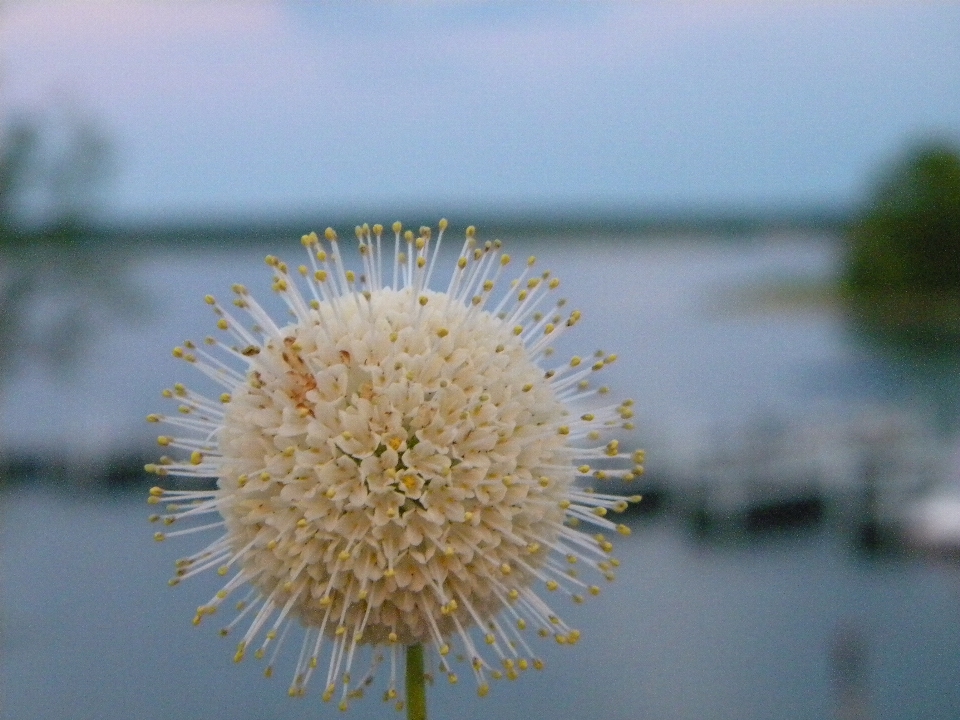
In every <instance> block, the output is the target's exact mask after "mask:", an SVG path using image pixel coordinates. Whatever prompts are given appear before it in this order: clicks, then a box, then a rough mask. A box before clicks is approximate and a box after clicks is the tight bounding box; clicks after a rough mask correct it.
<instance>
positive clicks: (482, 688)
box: [477, 683, 490, 697]
mask: <svg viewBox="0 0 960 720" xmlns="http://www.w3.org/2000/svg"><path fill="white" fill-rule="evenodd" d="M489 692H490V686H489V685H487V684H486V683H481V684H480V685H479V686H478V687H477V695H479V696H480V697H486V696H487V695H488V694H489Z"/></svg>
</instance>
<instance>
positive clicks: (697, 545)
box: [0, 237, 960, 720]
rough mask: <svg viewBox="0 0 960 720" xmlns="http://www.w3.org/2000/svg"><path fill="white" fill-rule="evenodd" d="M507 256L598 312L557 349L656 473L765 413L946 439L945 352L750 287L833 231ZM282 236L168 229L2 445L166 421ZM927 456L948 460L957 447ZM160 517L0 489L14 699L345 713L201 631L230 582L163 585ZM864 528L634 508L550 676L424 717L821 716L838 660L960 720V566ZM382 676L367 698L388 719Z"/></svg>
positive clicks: (14, 716) (0, 663) (32, 713)
mask: <svg viewBox="0 0 960 720" xmlns="http://www.w3.org/2000/svg"><path fill="white" fill-rule="evenodd" d="M513 249H514V254H515V255H516V256H518V257H524V256H525V255H526V254H528V253H530V252H535V253H536V254H538V255H539V256H540V258H541V262H542V264H543V267H544V268H550V269H552V270H554V271H555V272H556V273H557V274H558V275H559V276H560V277H561V278H562V279H563V283H564V284H563V287H564V288H565V290H566V292H565V294H566V295H567V296H568V297H570V299H571V304H572V305H573V306H576V307H579V308H581V309H582V310H583V311H584V322H583V323H581V325H580V326H578V328H577V330H578V332H576V333H575V334H573V335H571V336H570V337H569V338H567V339H565V340H564V342H563V343H562V346H561V348H560V350H559V357H560V358H565V357H567V356H568V355H569V354H574V353H578V354H584V352H590V351H592V350H593V349H595V348H597V347H602V348H604V349H607V350H610V351H616V352H618V354H619V356H620V360H619V362H618V363H617V364H616V365H615V366H614V367H613V368H612V369H611V371H610V373H609V377H608V378H607V380H608V382H609V383H610V384H611V386H613V388H614V391H615V393H616V394H618V395H621V396H622V395H631V396H633V397H634V398H636V400H637V403H638V417H639V423H638V425H639V427H638V430H637V433H636V438H635V440H636V442H637V443H642V444H643V445H645V446H646V447H647V448H648V450H649V452H650V462H649V466H650V468H651V470H652V471H654V472H656V471H657V470H658V468H659V469H660V470H663V469H669V467H670V466H671V463H674V464H678V463H679V464H680V465H682V464H683V463H682V462H680V461H681V460H686V461H702V460H703V457H702V451H703V447H704V446H703V439H704V438H705V437H706V438H710V437H714V436H719V437H725V435H723V433H727V434H728V435H729V434H730V432H731V430H730V429H731V428H733V429H734V430H733V431H732V432H733V434H734V435H735V434H736V428H740V427H750V426H751V424H755V423H756V421H757V419H758V418H759V419H760V420H762V421H764V422H767V421H768V420H770V419H772V420H773V421H774V422H776V421H786V422H791V423H795V422H798V421H799V422H811V421H815V422H819V421H821V420H823V419H824V418H827V419H831V422H833V419H834V418H836V417H846V416H856V415H857V413H865V414H866V415H867V416H876V415H877V414H883V413H886V412H904V413H908V414H910V416H911V417H915V418H917V422H918V424H919V425H920V426H922V427H927V428H929V429H930V432H932V433H934V434H935V435H936V436H937V437H938V439H939V440H941V441H943V442H951V441H952V433H953V432H954V431H955V428H956V421H955V418H956V417H960V402H958V399H957V398H958V382H957V375H958V373H957V372H956V367H955V366H952V365H950V364H949V363H947V364H940V365H937V364H935V363H932V362H926V361H922V362H915V361H910V362H904V361H902V360H898V359H897V358H896V357H893V356H890V355H888V354H885V353H884V352H883V351H880V350H877V349H876V348H873V347H871V346H869V345H865V344H863V343H862V342H861V341H860V340H859V338H858V337H857V336H856V334H855V333H853V332H852V331H851V329H850V327H849V326H848V324H847V323H846V322H845V321H844V319H843V317H842V316H841V315H840V314H839V313H837V312H835V311H833V310H831V309H830V308H829V307H824V306H820V305H815V304H814V305H802V306H799V307H797V306H784V305H782V304H777V303H773V304H771V303H767V302H760V301H758V298H761V297H763V293H762V292H758V291H760V290H762V289H763V288H765V287H773V286H782V285H784V284H790V283H798V282H799V283H801V284H802V283H819V282H826V281H829V280H830V279H831V278H832V277H833V275H834V274H835V272H836V265H837V263H836V261H837V252H836V247H835V245H834V244H832V243H831V242H829V241H828V240H824V239H819V238H802V237H800V238H798V237H785V238H762V239H758V240H757V241H741V242H731V243H720V244H710V243H704V242H695V241H690V242H682V241H681V242H676V241H675V242H672V243H671V244H656V243H627V242H619V243H616V242H614V243H608V244H603V243H599V244H593V243H591V244H589V245H585V244H584V242H583V241H580V240H575V241H573V242H569V243H566V244H563V243H561V244H549V243H545V242H543V241H533V242H530V243H527V244H520V245H519V246H515V247H514V248H513ZM266 251H270V252H280V253H282V254H284V255H286V256H287V257H288V258H290V259H293V258H295V257H296V253H297V252H298V247H297V246H296V245H295V244H294V243H291V245H290V247H289V248H287V249H286V250H284V249H282V248H276V247H271V248H265V249H258V248H243V249H235V250H226V251H223V250H211V249H202V250H200V251H196V252H191V253H189V254H188V253H185V252H183V251H182V250H174V249H169V248H161V249H155V250H152V251H150V252H148V253H145V254H143V255H141V256H138V257H137V258H135V261H134V262H133V263H132V265H131V267H130V273H131V276H132V277H133V279H134V280H135V282H136V283H137V284H138V286H139V287H140V288H141V289H142V292H143V294H144V297H145V298H146V299H147V300H148V301H149V302H150V303H151V304H152V307H153V310H152V312H151V313H150V314H148V315H146V316H144V317H143V318H141V319H140V320H139V321H138V322H136V323H133V324H127V325H124V324H123V323H121V322H119V321H117V322H112V323H106V324H104V325H101V326H99V327H98V328H97V329H96V332H95V333H93V334H92V338H91V339H92V342H91V344H90V346H89V349H88V352H87V354H86V355H85V359H84V360H83V362H81V363H80V364H79V365H78V366H77V367H76V368H75V369H74V371H73V372H72V373H71V374H70V375H64V374H56V375H52V376H51V375H45V374H44V373H42V372H41V371H39V370H29V371H28V372H27V373H25V374H24V375H23V376H22V377H20V378H17V380H16V382H15V383H14V384H13V385H12V387H11V388H10V392H9V394H8V397H7V404H6V409H7V412H5V413H4V415H3V417H2V418H0V437H2V438H3V439H4V443H5V445H6V446H7V447H8V448H13V449H15V450H17V449H23V448H26V449H28V450H29V449H35V450H40V451H44V450H45V451H51V450H64V451H66V452H67V453H69V454H71V455H72V456H75V457H86V458H96V457H98V456H102V455H104V454H106V453H111V452H117V451H121V450H123V449H124V448H129V447H140V446H142V445H143V444H144V443H145V442H147V441H148V435H149V433H150V431H151V430H152V429H153V428H150V427H148V426H147V424H146V423H144V422H143V421H142V417H143V415H144V414H146V413H147V412H151V411H155V410H158V409H163V407H164V406H163V405H162V403H161V401H160V400H159V398H158V393H159V390H160V389H161V388H162V387H167V386H169V385H170V384H171V383H173V382H175V381H184V382H188V383H191V384H193V383H195V381H196V380H197V378H196V377H195V376H194V375H193V374H191V373H190V369H189V368H186V367H184V366H183V364H182V363H179V364H178V363H176V362H175V361H174V360H173V359H172V358H171V357H170V354H169V348H170V347H171V346H173V345H175V344H178V343H179V342H181V341H182V340H183V338H184V337H194V338H198V339H199V338H202V337H203V336H205V335H206V334H209V332H211V330H212V319H211V317H210V315H209V308H208V307H207V306H206V305H204V304H203V302H202V296H203V295H204V294H205V293H206V292H214V293H216V294H218V295H223V296H226V295H227V294H228V289H229V286H230V284H231V283H233V282H237V281H239V282H243V283H245V284H247V285H248V286H249V287H250V288H251V289H253V290H254V291H255V292H258V294H259V295H261V296H267V295H268V291H266V290H265V288H266V286H267V283H268V276H267V273H266V269H265V268H263V265H262V255H263V254H264V252H266ZM944 418H946V420H944ZM951 418H953V419H951ZM704 428H706V430H704ZM718 428H719V429H721V430H722V431H723V432H721V433H720V434H719V435H718V433H717V429H718ZM698 453H701V455H698ZM690 464H691V462H687V466H690ZM693 464H695V463H693ZM937 472H940V473H941V474H940V475H938V476H936V477H937V478H939V479H940V480H947V479H949V478H950V477H954V476H955V471H954V475H949V468H948V467H947V466H937ZM42 479H43V478H41V480H42ZM74 479H77V480H82V479H83V478H82V477H79V478H74ZM147 514H148V507H147V506H146V505H145V504H144V503H143V498H142V497H140V496H133V495H119V496H106V495H97V494H82V493H81V492H80V491H77V490H70V489H65V488H61V489H60V490H58V491H54V490H52V489H50V488H49V487H48V488H46V489H44V488H43V487H37V488H31V487H28V486H21V487H18V488H7V489H6V490H4V491H3V492H2V493H0V573H2V575H0V582H2V585H0V630H2V635H0V692H2V696H0V717H2V718H3V719H4V720H6V719H7V718H9V719H10V720H32V719H33V718H38V719H39V718H70V719H71V720H72V719H74V718H76V719H80V720H82V719H86V718H90V719H91V720H94V719H96V720H110V719H111V718H117V719H118V720H119V719H121V718H122V719H123V720H126V719H127V718H131V717H136V718H146V719H150V718H171V717H177V718H187V719H190V718H197V719H198V720H200V719H203V720H219V719H220V718H223V719H224V720H228V719H229V720H272V719H273V718H281V717H282V718H287V717H303V718H307V717H310V718H315V717H321V716H329V715H330V714H332V713H335V712H336V711H335V709H334V708H332V707H319V704H320V703H319V697H318V696H317V693H316V690H317V688H313V690H314V691H315V692H314V693H312V694H311V695H308V697H307V698H306V700H303V701H293V700H290V699H289V698H287V697H286V681H287V677H286V675H285V673H284V670H283V669H278V672H277V675H276V676H275V678H274V679H273V680H270V681H267V680H264V679H263V678H262V677H261V672H262V670H261V668H260V667H258V665H257V663H256V662H255V661H252V660H251V661H248V662H245V663H243V664H241V665H234V664H233V663H232V662H231V658H232V649H233V644H232V642H230V641H224V640H222V639H221V638H219V637H218V636H217V633H216V624H214V625H215V627H208V626H204V627H201V628H200V629H196V628H194V627H193V626H192V625H191V624H190V619H191V618H192V617H193V613H194V610H195V608H196V606H197V605H198V604H200V603H202V602H204V601H206V600H207V598H209V597H210V596H211V595H212V594H213V593H214V592H215V590H216V589H217V585H216V578H215V577H209V578H197V579H196V580H195V581H191V582H190V583H187V584H185V585H184V586H182V587H179V588H176V589H171V588H168V587H167V586H166V583H165V580H166V578H167V577H168V576H169V574H170V573H171V572H172V565H173V561H174V559H175V558H177V557H179V556H182V555H184V554H187V552H188V551H189V550H191V549H193V548H194V547H195V545H194V544H193V543H190V542H189V541H188V540H184V541H181V542H169V543H164V544H161V545H157V544H155V543H153V542H152V541H151V540H150V539H149V538H150V536H151V532H152V528H150V527H149V526H148V525H147V523H146V520H145V518H146V516H147ZM848 530H849V529H848V528H845V527H842V526H841V527H839V528H836V527H833V526H831V527H830V528H819V529H812V530H809V531H807V532H804V533H799V534H785V535H776V536H772V537H766V538H763V539H761V540H759V541H755V542H752V543H745V542H729V541H728V540H724V541H723V542H717V543H713V544H710V543H705V542H700V541H695V540H694V539H693V538H692V537H691V536H688V535H687V534H686V532H685V531H684V530H683V526H682V524H679V523H675V522H674V520H673V519H672V518H663V519H661V520H659V521H655V522H645V523H640V522H639V520H638V519H635V527H634V534H633V536H631V537H630V538H629V539H626V540H624V541H622V542H621V544H620V546H619V548H620V549H619V556H620V557H621V559H622V560H623V565H624V569H623V572H622V573H621V577H620V578H619V579H618V581H617V583H616V584H615V586H614V587H612V588H611V589H610V591H609V592H606V593H604V595H603V596H602V597H601V598H599V599H598V600H596V601H592V602H588V603H587V605H585V606H583V607H576V608H570V609H569V611H568V612H567V613H566V615H567V616H569V617H570V618H571V620H572V621H573V624H574V625H576V626H579V627H580V629H581V630H582V631H583V635H584V637H583V640H582V641H581V643H580V644H579V645H578V646H577V647H576V648H575V649H572V650H571V649H568V648H560V647H557V646H555V645H552V644H547V645H546V646H544V648H543V654H544V656H545V658H546V660H547V663H548V667H547V670H545V671H544V672H543V673H533V672H530V673H528V674H527V676H525V677H523V678H522V680H521V681H519V682H517V683H506V682H505V683H499V684H496V685H495V686H494V688H493V691H492V693H491V696H490V697H488V698H487V699H485V700H482V701H481V700H479V699H478V698H476V695H475V692H474V689H473V688H472V686H471V682H470V679H469V673H467V672H462V673H461V676H462V678H463V679H462V680H461V683H460V685H459V686H457V687H454V688H451V687H448V686H447V685H446V683H445V682H444V683H439V684H438V685H437V686H436V687H435V688H433V689H432V690H431V704H432V707H433V717H436V718H440V717H459V718H474V717H475V718H481V717H482V718H490V717H497V718H521V717H522V718H536V717H557V716H560V717H588V718H591V717H596V718H601V717H603V718H611V719H613V718H638V717H642V718H650V719H652V720H658V719H660V718H663V719H664V720H678V719H684V718H690V719H691V720H700V719H702V718H710V719H713V718H716V719H718V720H720V719H723V718H731V719H733V718H736V719H737V720H742V719H749V718H758V719H760V718H771V717H777V718H797V719H804V718H811V719H813V718H818V719H820V718H830V717H835V716H837V714H836V713H837V708H838V705H839V703H840V685H842V683H841V681H840V680H839V679H838V675H837V673H838V672H840V671H843V672H840V676H843V677H847V681H848V685H849V684H850V683H852V685H853V686H854V690H855V692H854V695H855V696H856V697H857V698H858V700H859V701H861V702H863V703H865V704H866V706H867V707H868V709H869V711H870V713H869V715H868V716H867V717H871V718H889V719H891V720H898V719H900V718H918V719H919V718H945V719H946V718H956V717H960V682H958V681H960V566H958V564H957V563H956V562H946V561H944V562H932V561H924V560H920V559H917V558H912V559H911V558H903V557H901V558H889V557H888V558H885V559H876V558H874V559H870V558H866V557H864V556H861V555H858V554H857V553H856V552H854V551H853V550H852V549H851V548H852V545H851V543H850V542H849V538H848ZM832 657H833V658H834V659H833V660H832V659H831V658H832ZM838 657H840V658H843V657H846V658H847V660H846V661H845V665H844V667H845V668H846V669H845V670H844V668H839V670H838V663H839V664H844V663H842V662H841V660H838V659H836V658H838ZM850 678H853V680H852V681H851V680H850ZM377 694H378V693H373V694H372V697H370V698H367V699H365V700H364V701H363V702H362V703H360V704H358V705H355V707H354V708H353V710H352V711H351V712H352V713H353V716H354V717H394V716H395V714H394V712H393V711H392V710H390V709H388V708H386V707H383V706H382V705H381V704H380V702H379V700H378V699H377V698H376V695H377Z"/></svg>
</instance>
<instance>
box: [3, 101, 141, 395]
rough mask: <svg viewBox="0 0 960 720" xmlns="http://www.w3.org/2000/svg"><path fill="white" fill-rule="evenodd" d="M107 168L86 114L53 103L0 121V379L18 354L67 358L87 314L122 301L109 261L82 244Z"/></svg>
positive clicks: (104, 145)
mask: <svg viewBox="0 0 960 720" xmlns="http://www.w3.org/2000/svg"><path fill="white" fill-rule="evenodd" d="M108 171H109V144H108V142H107V141H106V139H105V138H104V136H103V134H102V133H101V132H100V131H99V129H98V128H97V127H96V126H95V125H94V124H93V123H91V122H89V121H84V120H82V119H79V118H78V117H76V116H75V115H71V114H70V113H68V112H63V111H62V110H61V109H54V110H53V111H52V112H45V113H36V114H33V115H26V114H24V115H19V116H14V117H11V118H9V119H7V121H6V122H5V123H3V124H0V384H2V383H3V382H4V381H5V380H8V379H9V377H10V375H11V373H12V371H13V369H14V367H15V366H16V363H17V362H18V361H22V360H24V359H25V358H28V357H29V358H31V359H40V360H43V361H47V362H53V363H58V364H62V363H64V362H66V361H69V360H70V359H71V358H72V357H73V356H74V355H75V353H76V351H77V350H78V349H79V348H80V347H82V338H83V337H84V335H85V331H86V330H87V329H88V328H87V326H88V324H89V321H90V320H91V318H92V317H93V316H95V315H96V313H97V312H99V311H100V310H101V309H102V308H103V307H105V306H106V305H119V304H120V303H118V302H116V301H117V300H118V299H120V298H121V296H124V297H123V302H124V304H126V302H127V301H128V300H129V298H127V297H125V296H126V295H127V294H128V293H127V292H126V290H125V288H123V285H122V274H121V273H119V272H117V270H118V268H117V267H115V265H116V260H107V259H105V258H104V257H103V253H102V251H100V250H98V249H97V248H94V247H92V246H91V245H90V243H89V242H88V241H87V240H88V236H89V215H90V213H89V209H90V205H91V198H92V196H93V195H94V193H95V190H96V187H97V185H98V184H99V183H101V182H102V181H103V180H104V179H105V178H106V177H107V175H108ZM105 300H106V301H107V302H106V303H105V302H104V301H105Z"/></svg>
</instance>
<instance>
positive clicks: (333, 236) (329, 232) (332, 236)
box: [323, 227, 337, 242]
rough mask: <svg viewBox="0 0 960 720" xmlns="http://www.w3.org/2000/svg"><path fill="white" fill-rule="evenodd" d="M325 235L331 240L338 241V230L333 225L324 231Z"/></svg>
mask: <svg viewBox="0 0 960 720" xmlns="http://www.w3.org/2000/svg"><path fill="white" fill-rule="evenodd" d="M323 236H324V237H325V238H326V239H327V240H328V241H329V242H336V240H337V232H336V231H335V230H334V229H333V228H331V227H328V228H327V229H326V230H324V231H323Z"/></svg>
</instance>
